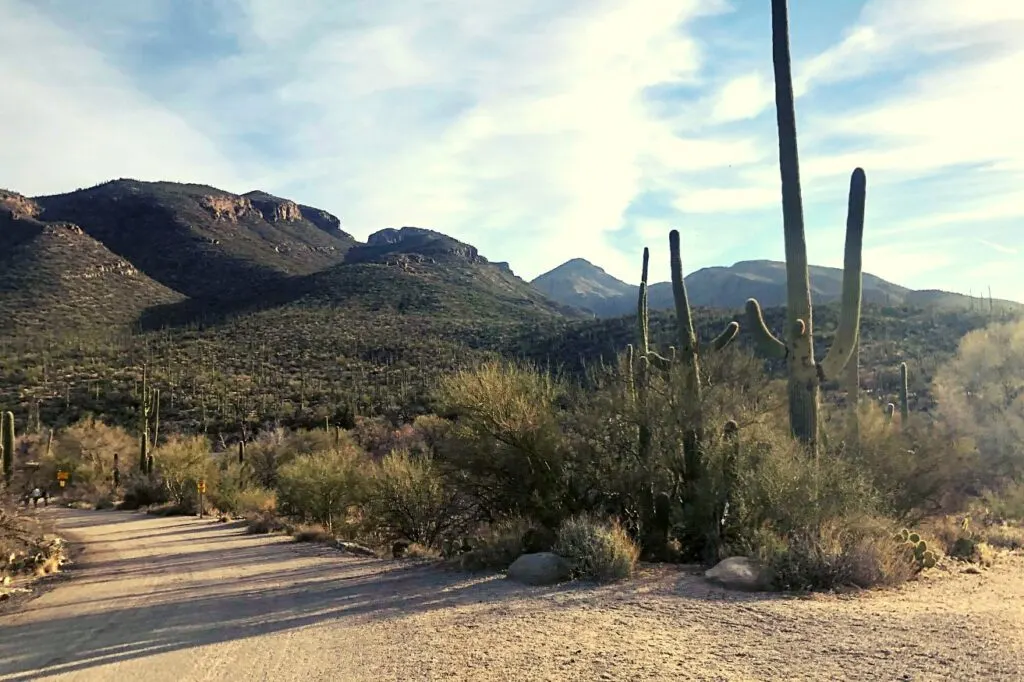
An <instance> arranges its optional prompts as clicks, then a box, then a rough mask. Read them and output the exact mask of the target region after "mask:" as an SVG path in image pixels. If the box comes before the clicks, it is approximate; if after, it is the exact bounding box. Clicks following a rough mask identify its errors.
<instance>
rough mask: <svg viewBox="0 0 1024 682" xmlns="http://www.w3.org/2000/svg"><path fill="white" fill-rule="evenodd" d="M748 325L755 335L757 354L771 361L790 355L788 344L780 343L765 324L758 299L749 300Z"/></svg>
mask: <svg viewBox="0 0 1024 682" xmlns="http://www.w3.org/2000/svg"><path fill="white" fill-rule="evenodd" d="M747 324H748V325H749V326H750V330H751V333H752V334H753V335H754V344H755V345H756V346H757V352H758V353H760V354H761V355H763V356H765V357H766V358H768V359H770V360H783V359H785V357H786V355H787V354H788V352H789V351H788V350H787V348H786V344H784V343H783V342H782V341H779V340H778V339H777V338H776V337H775V335H774V334H772V333H771V331H770V330H769V329H768V325H767V324H765V321H764V314H763V313H762V312H761V305H760V304H759V303H758V302H757V300H756V299H753V298H751V299H748V300H747Z"/></svg>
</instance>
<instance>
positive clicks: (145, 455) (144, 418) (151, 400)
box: [139, 365, 160, 474]
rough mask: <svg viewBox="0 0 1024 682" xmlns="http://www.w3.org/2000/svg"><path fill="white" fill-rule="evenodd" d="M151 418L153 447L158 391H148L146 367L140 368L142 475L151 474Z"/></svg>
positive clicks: (140, 460)
mask: <svg viewBox="0 0 1024 682" xmlns="http://www.w3.org/2000/svg"><path fill="white" fill-rule="evenodd" d="M151 415H152V416H153V434H154V437H153V445H155V444H156V436H157V435H159V429H160V391H159V390H157V389H152V390H150V388H149V383H148V381H147V376H146V366H145V365H143V367H142V393H141V394H140V396H139V422H140V423H139V431H140V435H139V470H140V471H141V472H142V473H144V474H151V473H153V454H152V452H151V451H150V442H149V433H150V432H149V421H150V416H151Z"/></svg>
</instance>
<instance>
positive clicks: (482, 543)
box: [458, 517, 535, 571]
mask: <svg viewBox="0 0 1024 682" xmlns="http://www.w3.org/2000/svg"><path fill="white" fill-rule="evenodd" d="M534 527H535V526H534V525H533V524H531V523H530V522H529V521H527V520H526V519H523V518H519V517H515V518H509V519H502V520H500V521H496V522H494V523H489V524H485V525H484V526H483V527H482V528H480V529H479V530H478V531H477V532H476V533H474V534H473V537H472V541H471V546H472V548H471V549H470V550H469V551H468V552H465V553H462V554H461V555H459V557H458V565H459V567H460V568H462V569H463V570H467V571H484V570H504V569H506V568H508V567H509V566H510V565H511V564H512V562H513V561H515V560H516V559H518V558H519V555H521V554H523V553H524V547H523V540H524V538H525V537H526V535H527V534H528V533H529V532H530V530H531V529H532V528H534Z"/></svg>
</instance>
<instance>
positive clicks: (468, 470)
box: [438, 363, 571, 525]
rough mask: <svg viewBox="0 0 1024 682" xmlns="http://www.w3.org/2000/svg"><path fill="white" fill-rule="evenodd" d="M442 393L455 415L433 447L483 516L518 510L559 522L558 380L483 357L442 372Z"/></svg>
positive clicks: (562, 468) (564, 482)
mask: <svg viewBox="0 0 1024 682" xmlns="http://www.w3.org/2000/svg"><path fill="white" fill-rule="evenodd" d="M439 392H440V396H441V402H442V403H443V405H444V406H445V409H446V410H447V411H450V412H451V413H453V414H456V415H458V423H457V425H456V426H455V427H453V428H452V429H451V430H450V432H449V433H448V437H447V438H445V439H444V441H443V442H442V443H441V444H440V445H439V447H438V455H439V463H441V464H443V465H444V468H445V469H446V475H447V476H449V477H451V478H452V479H454V480H458V481H459V486H460V488H461V489H462V490H463V491H464V492H465V493H466V494H467V496H469V497H471V498H472V500H473V503H474V504H475V506H476V507H477V508H478V509H479V510H480V512H481V515H482V517H483V518H484V519H487V518H502V517H506V516H515V515H522V516H528V517H531V518H536V519H538V520H539V521H541V522H543V523H547V524H549V525H556V524H557V522H558V521H559V520H560V519H561V518H562V517H563V515H564V514H565V512H566V508H565V502H566V498H567V487H568V477H569V475H570V472H571V467H570V466H567V461H566V458H567V455H568V450H567V448H566V446H565V442H564V439H563V436H562V431H561V429H560V425H559V421H558V419H557V417H556V409H557V408H556V406H557V403H558V402H559V401H560V399H561V398H562V397H564V390H563V387H561V386H560V385H559V384H558V383H557V382H556V381H554V380H553V379H551V378H550V377H549V376H547V375H544V374H540V373H538V372H536V371H534V370H533V369H531V368H529V367H525V366H521V365H516V364H511V363H487V364H484V365H482V366H481V367H480V368H478V369H476V370H466V371H460V372H457V373H455V374H453V375H451V376H449V377H446V378H445V379H444V381H442V383H441V386H440V389H439Z"/></svg>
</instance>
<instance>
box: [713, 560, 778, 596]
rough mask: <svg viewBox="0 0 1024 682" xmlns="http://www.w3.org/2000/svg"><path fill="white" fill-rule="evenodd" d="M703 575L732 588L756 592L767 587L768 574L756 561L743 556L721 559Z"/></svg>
mask: <svg viewBox="0 0 1024 682" xmlns="http://www.w3.org/2000/svg"><path fill="white" fill-rule="evenodd" d="M704 577H705V578H707V579H708V580H710V581H711V582H714V583H718V584H720V585H722V586H724V587H727V588H729V589H732V590H748V591H753V592H757V591H760V590H764V589H767V587H768V576H767V575H766V573H765V571H764V570H763V569H762V568H761V567H760V566H758V565H757V563H756V562H755V561H754V560H752V559H749V558H748V557H745V556H733V557H729V558H728V559H723V560H722V561H719V562H718V564H716V565H715V567H714V568H710V569H708V570H707V571H705V572H704Z"/></svg>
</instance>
